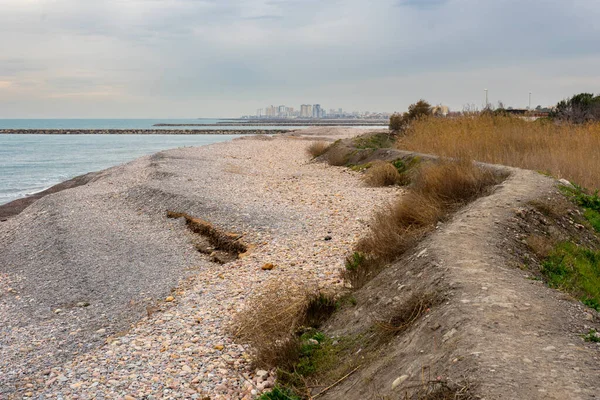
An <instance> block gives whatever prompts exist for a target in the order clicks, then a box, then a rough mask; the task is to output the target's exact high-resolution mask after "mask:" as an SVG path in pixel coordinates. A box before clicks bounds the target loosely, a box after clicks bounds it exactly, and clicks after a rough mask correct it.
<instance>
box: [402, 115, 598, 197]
mask: <svg viewBox="0 0 600 400" xmlns="http://www.w3.org/2000/svg"><path fill="white" fill-rule="evenodd" d="M397 146H398V147H399V148H401V149H403V150H411V151H419V152H424V153H431V154H436V155H439V156H446V157H464V158H468V159H471V160H477V161H481V162H487V163H493V164H503V165H510V166H514V167H520V168H526V169H531V170H536V171H545V172H549V173H550V174H552V175H554V176H556V177H558V178H566V179H568V180H570V181H572V182H576V183H577V184H579V185H582V186H584V187H588V188H590V189H599V188H600V168H598V165H600V152H598V150H597V149H598V148H600V123H590V124H580V125H570V124H555V123H552V122H547V121H535V122H528V121H524V120H522V119H519V118H513V117H505V116H491V115H481V116H476V115H467V116H463V117H458V118H426V119H422V120H419V121H415V122H414V123H413V125H412V126H411V129H410V130H409V131H408V132H407V134H406V135H405V136H403V137H401V138H400V139H399V140H398V143H397Z"/></svg>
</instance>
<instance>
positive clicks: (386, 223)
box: [345, 160, 505, 287]
mask: <svg viewBox="0 0 600 400" xmlns="http://www.w3.org/2000/svg"><path fill="white" fill-rule="evenodd" d="M504 177H505V176H504V175H502V174H498V173H495V172H493V171H491V170H488V169H483V168H479V167H477V166H476V165H475V164H473V163H472V162H468V161H464V160H463V161H452V162H451V161H442V162H439V163H433V164H431V165H427V166H424V167H422V168H421V169H420V171H419V173H418V174H417V176H416V178H415V182H414V184H413V186H412V187H410V188H409V191H408V192H407V193H406V194H404V195H403V196H402V197H400V199H399V201H397V202H396V203H393V204H390V205H388V206H386V207H384V208H383V209H382V210H381V211H379V212H377V213H375V215H374V217H373V221H372V222H371V224H370V228H369V232H368V234H367V235H366V236H365V237H363V238H361V239H360V240H359V242H358V243H357V245H356V247H355V250H356V251H357V252H359V253H362V254H364V257H365V259H366V260H368V261H369V263H360V267H361V268H362V266H363V264H364V265H365V266H366V268H368V272H367V271H365V272H352V274H348V273H346V274H345V276H346V277H349V278H351V277H352V276H359V277H361V279H359V281H361V282H362V281H364V276H368V277H372V276H374V273H373V272H372V271H378V270H379V269H380V268H381V265H383V264H385V263H387V262H391V261H393V260H394V259H396V258H397V257H398V256H400V255H401V254H402V253H404V252H405V251H406V250H408V249H409V248H411V247H413V246H414V245H415V243H416V242H418V241H419V240H420V239H421V238H422V237H423V236H424V235H425V234H427V233H428V232H429V231H431V230H432V229H434V228H435V225H436V224H437V222H439V221H441V220H443V219H444V218H446V216H447V215H448V214H450V213H451V212H453V211H455V210H456V209H457V208H458V207H460V206H462V205H464V204H466V203H468V202H469V201H471V200H473V199H475V198H476V197H477V196H481V195H484V194H486V193H487V192H488V191H489V190H490V187H491V186H492V185H494V184H496V183H499V182H500V181H501V180H503V179H504ZM346 269H348V268H346ZM353 287H354V286H353Z"/></svg>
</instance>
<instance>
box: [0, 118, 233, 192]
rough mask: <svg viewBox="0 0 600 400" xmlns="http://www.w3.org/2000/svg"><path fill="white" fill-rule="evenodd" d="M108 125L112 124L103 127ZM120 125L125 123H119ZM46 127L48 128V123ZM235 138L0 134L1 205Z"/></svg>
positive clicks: (221, 136) (93, 124)
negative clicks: (147, 158)
mask: <svg viewBox="0 0 600 400" xmlns="http://www.w3.org/2000/svg"><path fill="white" fill-rule="evenodd" d="M105 121H106V120H105ZM140 121H141V120H140ZM144 121H148V120H144ZM130 123H131V124H133V122H130ZM138 123H139V122H138ZM28 124H29V125H27V126H30V127H37V128H39V129H41V128H42V126H36V124H37V122H28ZM78 124H80V126H77V127H76V128H80V129H83V127H84V126H85V127H98V126H99V125H97V124H96V123H95V122H91V121H88V122H83V121H82V122H78ZM95 124H96V125H95ZM2 126H6V123H4V124H0V128H1V127H2ZM18 127H19V128H24V127H26V126H25V125H19V126H18ZM56 127H59V126H56ZM67 127H74V125H69V126H67ZM108 127H109V125H103V126H102V128H108ZM121 127H123V125H118V126H115V128H121ZM128 127H130V128H132V127H133V126H131V125H130V126H128ZM136 127H142V126H139V125H136ZM43 128H46V129H48V128H50V127H49V126H47V125H44V126H43ZM237 136H239V135H0V204H4V203H8V202H9V201H12V200H14V199H17V198H19V197H23V196H27V195H28V194H31V193H35V192H39V191H41V190H44V189H46V188H48V187H50V186H52V185H55V184H57V183H59V182H62V181H64V180H67V179H70V178H73V177H75V176H77V175H81V174H85V173H87V172H92V171H98V170H101V169H105V168H108V167H112V166H115V165H118V164H122V163H124V162H127V161H131V160H133V159H135V158H137V157H140V156H143V155H146V154H152V153H156V152H158V151H161V150H165V149H171V148H175V147H182V146H201V145H206V144H211V143H216V142H222V141H226V140H231V139H232V138H234V137H237Z"/></svg>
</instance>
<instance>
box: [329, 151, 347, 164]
mask: <svg viewBox="0 0 600 400" xmlns="http://www.w3.org/2000/svg"><path fill="white" fill-rule="evenodd" d="M348 159H349V153H348V150H347V149H344V148H341V147H340V146H333V147H332V148H331V149H329V151H327V162H328V163H329V165H333V166H335V167H342V166H344V165H346V164H347V163H348Z"/></svg>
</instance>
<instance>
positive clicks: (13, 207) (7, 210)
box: [0, 171, 102, 222]
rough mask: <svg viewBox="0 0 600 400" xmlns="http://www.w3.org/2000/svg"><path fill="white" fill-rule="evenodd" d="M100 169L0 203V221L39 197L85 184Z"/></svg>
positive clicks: (96, 174) (17, 213)
mask: <svg viewBox="0 0 600 400" xmlns="http://www.w3.org/2000/svg"><path fill="white" fill-rule="evenodd" d="M101 172H102V171H97V172H89V173H87V174H83V175H78V176H76V177H74V178H71V179H68V180H66V181H63V182H60V183H57V184H56V185H52V186H50V187H49V188H47V189H44V190H41V191H39V192H36V193H32V194H30V195H28V196H26V197H23V198H20V199H16V200H12V201H9V202H8V203H6V204H0V222H6V221H7V220H8V218H11V217H14V216H16V215H19V214H20V213H21V212H22V211H23V210H24V209H26V208H27V207H29V206H30V205H32V204H33V203H35V202H36V201H38V200H39V199H41V198H43V197H45V196H48V195H49V194H53V193H58V192H61V191H63V190H66V189H72V188H76V187H78V186H83V185H86V184H87V183H89V182H91V181H92V180H94V178H96V177H97V176H99V175H100V173H101Z"/></svg>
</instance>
